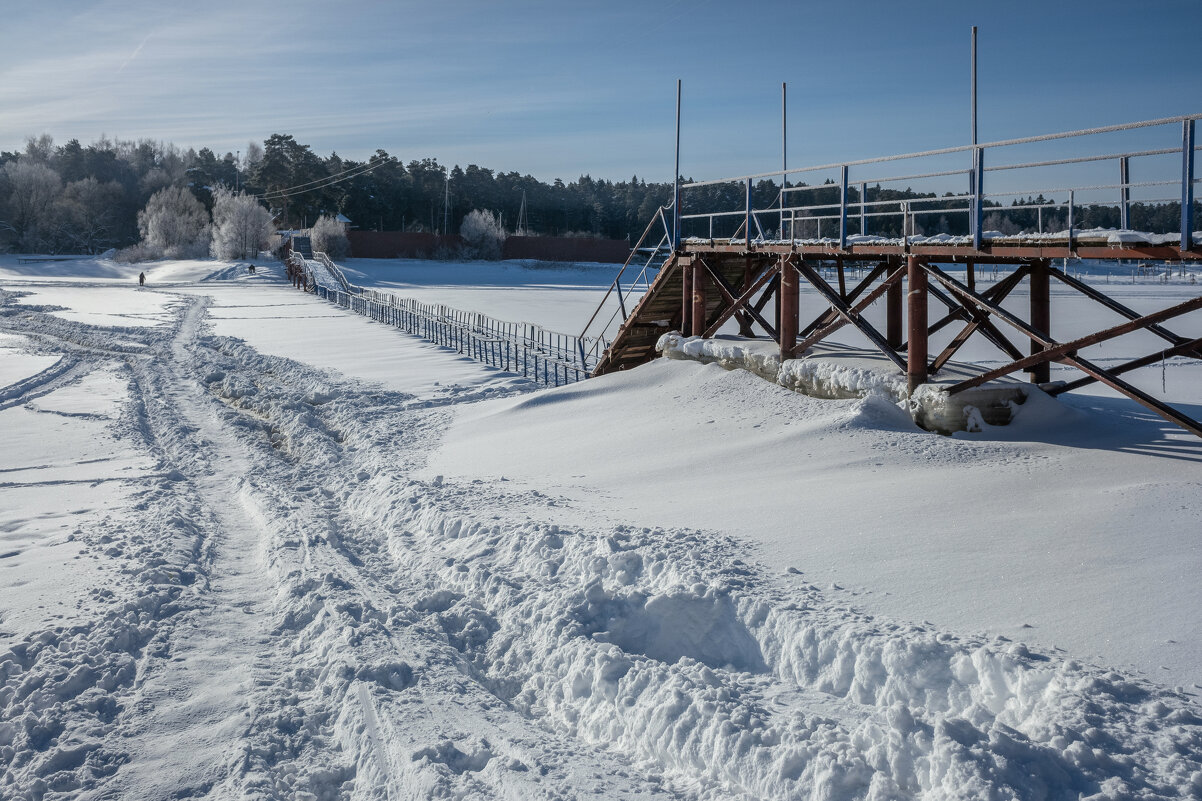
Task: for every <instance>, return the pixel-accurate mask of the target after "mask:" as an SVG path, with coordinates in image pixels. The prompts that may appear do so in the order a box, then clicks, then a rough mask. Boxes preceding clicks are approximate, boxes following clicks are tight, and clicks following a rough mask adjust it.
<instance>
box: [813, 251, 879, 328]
mask: <svg viewBox="0 0 1202 801" xmlns="http://www.w3.org/2000/svg"><path fill="white" fill-rule="evenodd" d="M888 267H889V265H888V264H885V263H882V264H878V265H877V266H876V267H874V268H873V269H872V272H870V273H869V274H868V277H867V278H865V279H864V280H863V281H861V282H860V283H858V284H856V288H855V289H853V290H852V291H851V292H849V293H848V295H847V302H848V303H851V302H852V301H853V300H855V299H856V298H858V297H859V296H860V295H861V294H862V293H863V292H864V290H866V289H867V288H868V287H870V286H872V284H873V282H875V281H876V279H877V278H879V277H880V276H881V275H883V274H885V272H886V271H887V270H888ZM838 317H839V313H838V312H837V311H835V310H834V309H827V310H826V311H824V312H823V313H822V314H820V315H818V316H817V317H816V318H814V320H812V321H811V322H810V324H809V325H807V326H806V327H805V328H803V329H801V333H800V334H799V336H801V337H808V336H809V335H810V334H812V333H814V332H815V331H817V330H818V329H819V328H822V327H824V326H828V325H830V324H831V323H833V322H834V321H835V320H836V319H838Z"/></svg>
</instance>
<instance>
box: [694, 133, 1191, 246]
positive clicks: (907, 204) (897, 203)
mask: <svg viewBox="0 0 1202 801" xmlns="http://www.w3.org/2000/svg"><path fill="white" fill-rule="evenodd" d="M1199 119H1202V114H1192V115H1186V116H1178V117H1165V118H1160V119H1155V120H1145V121H1142V122H1133V123H1127V124H1123V125H1109V126H1103V127H1098V128H1088V129H1082V130H1077V131H1066V132H1062V133H1054V134H1044V135H1040V136H1029V137H1022V138H1016V139H1005V140H1000V141H995V142H987V143H983V144H977V145H963V146H957V147H946V148H940V149H936V150H927V151H922V152H916V153H904V154H900V155H893V156H884V157H879V158H869V159H860V160H852V161H845V162H833V163H829V164H819V165H812V166H803V167H795V168H787V169H785V170H776V171H773V172H764V173H755V174H751V175H741V176H735V177H728V178H718V179H713V180H704V181H692V182H687V183H683V184H681V186H680V188H681V192H680V198H681V200H679V201H678V202H679V203H680V204H681V208H680V209H678V210H677V213H678V215H679V219H681V221H682V226H681V229H682V234H683V235H685V236H695V237H699V238H709V239H719V238H722V239H729V240H731V241H732V243H733V242H735V241H743V242H744V243H745V244H747V245H750V244H752V243H753V242H756V241H769V240H776V241H782V240H783V241H789V240H797V239H802V240H809V241H813V240H818V241H822V242H824V243H829V244H832V245H837V246H838V247H839V248H840V249H842V248H846V247H847V246H848V244H849V243H850V244H854V243H855V242H857V241H862V240H863V238H866V237H874V238H892V237H902V236H913V235H916V234H918V233H920V232H923V231H924V230H925V232H926V233H928V234H931V233H934V234H949V233H951V231H949V230H939V229H952V228H954V229H956V231H957V232H959V235H960V236H963V237H965V238H966V239H970V240H971V244H972V245H973V247H974V248H976V249H980V248H981V245H982V242H983V241H985V240H987V239H991V238H997V237H999V236H1005V235H1007V234H1010V235H1016V236H1017V235H1024V234H1026V235H1030V234H1036V235H1039V234H1063V235H1066V236H1067V237H1068V239H1069V242H1070V247H1071V243H1072V241H1073V239H1074V237H1075V236H1077V235H1078V234H1079V233H1080V228H1081V223H1082V213H1083V212H1085V211H1087V210H1089V211H1090V214H1091V215H1092V216H1093V217H1095V218H1096V217H1097V216H1098V214H1097V212H1096V210H1097V209H1104V208H1112V209H1116V210H1117V214H1115V213H1111V214H1110V215H1108V216H1109V217H1111V218H1113V223H1114V224H1112V225H1109V226H1107V227H1110V228H1118V229H1120V230H1131V229H1132V228H1133V227H1135V226H1134V225H1133V220H1132V211H1133V209H1138V208H1139V207H1140V206H1141V205H1142V206H1143V207H1145V208H1146V207H1157V206H1165V205H1167V204H1178V205H1179V206H1180V214H1179V218H1178V219H1174V220H1173V222H1172V225H1171V227H1170V226H1166V225H1164V224H1158V225H1156V226H1143V228H1144V229H1145V230H1146V229H1147V228H1149V227H1155V228H1159V229H1161V230H1157V231H1149V232H1150V233H1158V234H1173V233H1175V234H1177V235H1178V236H1180V237H1181V239H1180V240H1179V241H1180V244H1181V247H1182V249H1183V250H1184V249H1190V248H1191V247H1192V238H1191V237H1192V235H1193V232H1194V226H1195V222H1196V220H1195V215H1196V214H1197V209H1196V208H1195V202H1194V195H1195V192H1194V187H1195V184H1197V183H1198V181H1199V179H1198V178H1197V177H1195V165H1194V162H1195V154H1196V153H1197V151H1198V150H1202V147H1199V146H1197V145H1196V143H1195V125H1196V122H1197V120H1199ZM1065 140H1071V144H1072V150H1071V153H1070V154H1068V155H1064V154H1063V153H1062V148H1061V147H1060V143H1064V142H1065ZM1132 140H1138V141H1139V143H1140V145H1142V146H1141V147H1135V148H1132V147H1130V143H1131V141H1132ZM1116 142H1122V143H1126V144H1127V145H1128V147H1127V148H1126V149H1116V148H1115V145H1116ZM1032 150H1034V151H1035V153H1034V155H1036V156H1037V158H1031V159H1026V160H1023V159H1020V160H1013V159H1011V160H1009V161H1007V160H1006V159H1005V158H1004V156H1003V154H1004V153H1007V152H1009V153H1014V152H1023V153H1028V154H1029V153H1030V152H1031V151H1032ZM960 159H964V160H965V161H967V162H968V163H967V164H963V163H960V164H956V162H957V161H959V160H960ZM894 162H899V163H908V164H910V165H912V167H911V169H905V170H900V171H894V170H890V169H885V167H886V166H887V165H891V164H893V163H894ZM1133 168H1134V169H1133ZM1141 171H1142V172H1141ZM762 181H771V182H772V184H771V185H772V190H771V191H774V192H775V200H773V201H771V202H770V203H768V204H761V205H758V206H757V205H755V204H754V203H753V195H754V194H755V192H756V190H757V189H758V190H761V191H762V190H763V189H764V188H763V187H762V186H758V185H757V182H762ZM778 182H779V183H778ZM915 186H917V187H918V188H917V189H915V188H914V187H915ZM874 196H875V197H874ZM761 200H763V198H762V197H761ZM740 201H741V202H740ZM1006 201H1010V204H1009V205H1006ZM995 213H996V214H997V215H998V218H997V220H999V221H1002V222H1003V223H1005V224H1004V226H1003V227H1006V228H1013V229H1017V230H1012V231H1009V232H1007V231H1000V232H988V231H986V230H985V215H986V214H989V215H993V214H995ZM1160 216H1161V217H1162V219H1163V217H1164V215H1163V214H1161V215H1160ZM932 217H934V218H935V220H934V221H933V222H932V220H931V218H932ZM941 217H942V218H946V219H945V220H940V219H939V218H941ZM1032 217H1033V218H1034V219H1032ZM965 218H967V219H966V222H967V224H966V225H964V224H962V223H964V222H965ZM1016 219H1017V220H1019V222H1021V225H1020V224H1019V222H1015V220H1016ZM949 221H950V224H949ZM956 221H958V222H956ZM732 229H733V230H732Z"/></svg>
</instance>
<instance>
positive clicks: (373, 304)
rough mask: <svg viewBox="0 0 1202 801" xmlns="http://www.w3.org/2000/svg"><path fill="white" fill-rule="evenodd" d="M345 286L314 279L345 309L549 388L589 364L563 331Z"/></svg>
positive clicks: (582, 375) (584, 372)
mask: <svg viewBox="0 0 1202 801" xmlns="http://www.w3.org/2000/svg"><path fill="white" fill-rule="evenodd" d="M335 269H336V268H335ZM340 273H341V271H339V274H340ZM343 280H345V279H343ZM347 287H348V288H349V291H345V290H343V289H341V288H338V287H337V286H333V285H331V284H330V282H328V281H316V282H315V283H314V292H315V293H316V294H317V296H318V297H321V298H325V299H326V300H329V301H331V302H332V303H334V304H336V305H338V306H341V307H342V308H344V309H347V310H348V311H353V312H356V313H358V314H362V315H364V316H365V317H369V318H371V319H372V320H375V321H377V322H380V323H384V324H385V325H391V326H394V327H396V328H399V329H401V330H403V331H404V332H405V333H407V334H412V335H414V336H419V337H421V338H422V339H425V340H427V341H429V342H433V343H434V344H436V345H440V346H442V347H445V348H450V349H452V350H454V351H456V352H458V353H461V354H463V355H464V356H467V357H468V358H470V359H474V360H475V361H478V362H482V363H484V364H487V365H489V366H490V367H495V368H497V369H498V370H505V371H506V372H510V373H517V374H520V375H522V376H524V377H525V378H528V379H530V380H531V381H534V382H535V383H538V384H543V385H545V386H552V387H559V386H563V385H565V384H574V383H576V382H577V381H583V380H584V379H586V378H588V377H589V375H590V373H591V372H592V369H593V367H595V365H594V364H588V363H582V362H581V357H580V353H582V352H586V351H591V350H592V348H591V347H582V341H581V340H580V339H579V338H577V337H574V336H571V335H569V334H561V333H558V332H555V331H548V330H547V329H545V328H543V327H542V326H538V325H533V324H531V323H514V322H508V321H505V320H497V319H494V318H492V317H489V316H488V315H485V314H480V313H478V312H466V311H461V310H459V309H453V308H450V307H449V306H444V305H442V304H431V303H421V302H419V301H417V300H414V299H413V298H401V297H397V296H396V295H393V294H392V293H391V292H382V291H380V290H377V289H366V288H364V287H359V286H355V285H354V284H350V283H348V284H347Z"/></svg>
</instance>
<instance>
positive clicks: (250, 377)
mask: <svg viewBox="0 0 1202 801" xmlns="http://www.w3.org/2000/svg"><path fill="white" fill-rule="evenodd" d="M210 266H212V265H210ZM481 269H482V268H481ZM215 271H216V270H215V269H214V270H210V271H209V272H207V273H206V275H210V274H212V273H213V272H215ZM198 272H199V271H198ZM265 272H266V273H267V274H266V275H265V276H264V277H263V280H260V281H253V282H252V281H246V280H241V281H238V282H226V281H216V282H207V283H206V282H199V283H198V281H199V280H200V279H199V278H195V279H192V280H190V281H188V282H187V283H188V285H187V286H178V287H175V288H173V287H170V286H167V287H162V288H161V289H152V290H147V291H143V292H139V290H137V289H135V288H133V287H130V288H128V289H124V290H121V291H123V292H125V293H127V294H128V302H126V296H122V295H117V296H114V300H109V299H106V298H103V297H101V296H100V295H96V294H90V293H94V291H95V288H89V287H87V286H83V285H82V283H81V282H76V284H79V285H72V286H65V287H62V288H60V289H54V290H52V289H44V288H42V287H29V286H27V285H25V284H24V283H20V284H18V283H13V284H4V283H3V282H0V291H3V292H5V293H6V294H4V295H0V300H2V301H3V305H0V333H3V334H4V335H6V336H5V338H4V339H3V340H2V341H0V346H3V347H4V348H6V349H8V350H11V351H12V352H13V353H15V354H22V356H23V358H22V360H20V361H19V363H18V362H14V363H13V365H14V366H13V368H12V369H11V370H10V372H9V373H5V374H4V379H5V380H6V381H8V384H7V385H6V386H5V387H3V388H0V422H3V423H4V425H5V429H4V430H5V431H8V432H12V431H13V430H14V429H13V428H12V426H14V425H24V426H27V427H29V431H30V433H29V435H28V436H23V437H16V436H14V435H13V434H11V433H9V434H6V435H5V443H6V445H7V446H8V447H7V448H6V449H4V452H5V453H6V455H5V456H3V457H0V462H2V463H0V470H3V471H4V472H3V473H0V476H5V478H4V481H3V482H0V501H4V504H0V508H4V507H5V506H7V508H8V509H9V510H11V511H9V512H7V513H4V512H0V530H2V531H4V532H6V536H7V537H8V541H9V542H12V543H14V545H13V546H11V547H12V548H13V549H15V550H16V551H17V553H15V554H14V555H11V556H8V555H6V557H7V558H6V561H8V562H9V564H10V565H15V566H19V569H20V570H22V571H25V572H26V573H27V575H28V576H36V575H41V576H43V577H45V581H44V582H43V584H42V585H36V582H35V585H23V584H21V582H20V580H18V579H15V578H14V577H15V576H16V573H15V572H13V571H12V569H10V570H9V572H8V573H3V574H0V598H2V599H3V609H2V610H0V614H2V615H3V617H2V618H0V637H2V639H0V678H2V681H0V710H2V712H0V756H2V757H3V761H4V767H3V771H2V772H0V795H4V796H8V797H15V798H22V797H30V798H34V797H44V798H59V797H62V798H65V797H84V798H100V797H129V798H134V797H137V798H153V797H168V796H170V795H172V794H175V795H177V796H178V795H180V794H181V793H182V795H184V796H187V797H206V796H207V797H263V798H268V797H317V798H337V797H353V798H375V797H392V798H431V797H448V798H450V797H471V798H497V797H507V798H531V797H547V798H553V797H579V796H583V795H589V794H597V795H601V796H604V797H610V798H648V799H650V798H669V797H673V798H680V797H684V798H698V799H715V800H716V799H725V798H749V799H750V798H774V799H776V798H812V797H825V798H831V799H851V798H874V799H876V798H880V799H883V798H947V797H955V798H969V797H980V798H990V797H1001V798H1006V797H1014V798H1029V797H1041V796H1042V797H1073V798H1076V797H1078V796H1079V795H1080V796H1086V797H1094V796H1096V797H1101V798H1126V797H1159V798H1190V797H1197V796H1198V795H1199V794H1200V793H1202V707H1200V705H1199V702H1198V697H1197V692H1198V690H1199V689H1200V688H1199V687H1198V686H1197V685H1198V684H1202V676H1194V674H1192V673H1191V672H1190V671H1191V667H1190V666H1191V665H1193V666H1196V664H1197V660H1195V659H1194V658H1193V657H1192V656H1191V655H1192V654H1197V653H1198V652H1199V649H1200V648H1202V636H1200V635H1199V632H1198V631H1197V627H1196V620H1194V619H1193V618H1191V616H1190V610H1191V609H1192V610H1195V611H1196V609H1197V608H1198V606H1197V590H1196V588H1195V587H1194V586H1193V583H1192V582H1191V580H1190V578H1189V576H1190V575H1193V574H1194V567H1193V566H1194V565H1196V562H1197V560H1198V558H1199V556H1198V552H1197V545H1196V543H1193V542H1192V540H1191V539H1190V536H1189V535H1191V532H1193V531H1196V528H1194V527H1190V528H1188V529H1187V530H1183V528H1182V527H1183V526H1186V527H1188V526H1190V524H1191V522H1193V521H1196V520H1197V513H1198V509H1197V507H1196V506H1195V505H1194V503H1193V501H1192V500H1191V499H1192V498H1193V497H1196V493H1195V494H1191V493H1192V490H1191V488H1193V489H1194V490H1196V488H1197V486H1199V485H1202V470H1200V468H1199V461H1200V460H1202V453H1200V452H1199V451H1200V450H1202V449H1200V448H1199V447H1198V446H1197V445H1194V444H1193V443H1192V442H1191V441H1189V440H1188V439H1186V438H1185V437H1184V436H1176V435H1174V434H1172V433H1171V432H1165V431H1164V430H1163V429H1162V428H1161V427H1160V426H1158V425H1157V424H1156V423H1154V422H1151V421H1149V420H1148V419H1147V418H1145V417H1142V416H1140V415H1137V414H1132V413H1131V412H1130V411H1129V410H1127V409H1126V407H1125V406H1123V405H1122V404H1121V403H1120V402H1117V401H1115V402H1113V403H1112V402H1110V401H1109V400H1108V399H1107V398H1105V397H1102V396H1097V397H1095V398H1093V399H1090V398H1089V397H1088V396H1086V397H1085V398H1084V399H1081V400H1078V401H1076V402H1075V405H1073V406H1064V407H1061V406H1060V405H1059V404H1057V405H1056V409H1040V410H1037V413H1032V414H1031V415H1028V417H1027V418H1026V419H1025V420H1024V419H1023V418H1022V417H1021V416H1020V418H1019V420H1018V421H1017V422H1016V425H1015V426H1013V427H1011V428H1009V429H995V430H991V431H987V432H984V433H983V434H980V435H965V436H961V437H956V438H946V437H936V436H934V435H931V434H928V433H926V432H922V431H920V430H918V429H916V428H915V427H914V426H913V425H912V423H910V421H909V420H908V418H907V417H906V416H905V414H904V413H903V412H901V410H899V409H897V408H896V406H895V405H893V404H892V403H891V402H889V401H886V400H885V399H884V398H882V397H876V396H873V395H870V396H869V397H866V398H852V399H844V400H818V399H813V398H805V397H802V396H798V395H795V394H794V393H791V392H788V391H786V390H785V389H783V388H779V387H773V386H771V385H769V384H767V383H765V382H763V381H761V380H760V379H758V378H754V377H751V376H748V375H744V374H740V373H739V372H738V371H736V372H727V371H725V370H722V369H721V368H719V367H718V366H706V365H699V364H694V363H688V362H679V361H669V360H660V361H658V362H656V363H653V364H651V365H647V366H646V367H645V368H640V369H639V370H635V371H632V372H631V373H630V374H627V375H617V376H610V377H607V378H604V379H598V380H595V381H590V382H586V383H584V384H581V385H576V386H572V387H564V388H560V389H557V390H550V391H542V392H531V391H530V388H529V387H528V386H525V385H523V384H521V382H515V381H514V380H513V377H512V376H507V375H505V374H502V373H498V372H497V371H493V370H490V369H488V368H485V367H482V366H480V365H478V364H475V363H472V362H469V361H466V360H463V359H461V358H460V357H458V356H456V355H455V354H453V353H450V352H447V351H440V350H439V349H437V348H433V347H432V346H429V345H427V344H425V343H421V342H419V341H417V340H414V339H413V338H411V337H406V336H405V335H403V334H401V333H399V332H397V331H395V329H389V328H386V327H383V326H377V325H373V324H372V323H371V322H370V321H367V320H364V319H363V318H361V317H358V316H357V315H351V314H346V313H342V312H339V311H338V310H336V309H331V308H330V307H329V306H328V305H327V304H323V303H321V302H320V301H317V300H315V299H313V298H311V297H308V296H305V295H302V294H301V293H297V292H294V291H292V290H291V289H288V288H286V287H285V286H284V285H282V284H280V283H278V282H273V279H272V278H271V273H270V270H268V271H265ZM203 277H204V276H200V278H203ZM67 283H71V282H69V281H68V282H67ZM30 290H33V291H34V292H35V293H43V294H41V295H38V294H27V295H25V296H24V297H16V296H15V295H14V293H20V292H30ZM151 293H153V297H141V298H140V299H137V300H135V298H139V296H141V295H146V294H151ZM97 304H98V305H97ZM146 304H150V305H146ZM65 305H69V306H70V308H69V309H65V310H64V309H57V310H56V309H55V308H53V307H54V306H65ZM122 317H125V318H127V319H125V320H122V319H121V318H122ZM114 323H116V324H114ZM24 357H28V358H24ZM75 431H81V432H82V431H86V432H89V433H88V434H87V436H92V437H97V436H104V437H107V438H109V439H106V440H104V443H106V444H103V445H102V446H101V447H102V448H103V449H104V450H105V451H107V453H104V452H101V453H99V454H93V453H91V452H88V451H85V450H81V446H80V445H79V444H78V443H77V442H76V441H75V440H73V439H72V438H71V432H75ZM93 432H94V433H93ZM1165 454H1171V456H1168V455H1165ZM782 456H784V457H786V458H783V459H782ZM97 459H99V461H97ZM986 476H988V477H989V480H990V481H991V482H992V484H984V483H982V481H983V480H984V478H985V477H986ZM42 486H45V487H47V488H48V489H49V491H51V492H58V493H61V496H60V497H63V498H70V497H72V493H73V492H74V490H73V489H72V488H73V487H75V486H79V487H81V490H80V493H81V494H80V495H79V496H78V497H80V498H81V499H84V498H85V495H84V494H82V488H84V487H88V488H89V490H88V491H89V492H91V493H92V496H93V497H94V498H95V501H93V502H90V503H80V504H78V505H69V509H66V510H60V511H59V512H58V513H57V514H56V515H53V516H46V515H47V512H49V511H52V510H53V508H54V506H55V505H56V499H55V497H54V496H53V495H46V494H44V493H43V494H39V492H40V491H38V490H37V488H38V487H42ZM1070 491H1071V492H1075V493H1077V499H1076V500H1075V501H1073V502H1070V501H1069V499H1068V498H1067V497H1066V495H1065V494H1066V493H1068V492H1070ZM1081 493H1085V495H1084V498H1082V497H1081ZM909 496H914V497H915V498H916V502H917V503H920V504H922V505H923V506H930V505H932V504H935V505H937V504H939V503H942V504H943V508H942V509H941V510H940V511H939V512H938V513H935V514H931V515H930V516H928V517H925V518H922V517H917V516H916V514H917V513H916V510H917V508H918V507H917V506H915V505H914V503H911V502H907V501H906V500H905V499H906V498H907V497H909ZM940 498H941V500H940ZM1007 498H1010V499H1014V498H1021V499H1022V501H1023V504H1024V505H1025V506H1024V507H1023V508H1015V507H1014V505H1013V501H1008V500H1007ZM1174 499H1175V502H1174ZM1121 514H1128V515H1129V516H1130V519H1121V518H1118V517H1116V515H1121ZM63 515H68V516H67V517H63ZM43 516H44V517H43ZM1141 516H1143V518H1144V519H1148V516H1151V519H1153V520H1155V521H1156V522H1157V523H1158V525H1159V528H1158V529H1157V530H1152V529H1151V528H1146V529H1138V528H1135V526H1136V523H1135V521H1136V520H1139V519H1140V517H1141ZM840 518H841V519H842V520H843V524H844V527H843V529H842V530H840V528H838V527H837V526H836V521H837V520H839V519H840ZM60 523H61V526H60ZM1133 531H1139V538H1138V539H1139V541H1136V538H1133V537H1131V536H1130V532H1133ZM68 534H69V535H70V536H68ZM986 560H988V561H986ZM974 565H975V567H973V566H974ZM69 566H74V567H71V569H72V570H73V571H74V572H73V573H70V574H69V573H67V572H65V571H66V570H67V568H68V567H69ZM1011 571H1017V572H1011ZM1174 571H1180V573H1177V572H1174ZM66 575H75V576H78V581H80V582H82V584H81V586H82V587H84V588H86V589H84V590H83V591H82V592H81V594H80V597H79V598H78V600H77V601H76V602H74V603H75V605H74V606H73V607H71V608H58V609H55V608H51V609H40V608H39V603H42V604H43V606H44V603H43V597H42V596H37V595H34V594H33V593H32V592H30V591H29V590H27V589H25V587H26V586H44V587H47V588H49V587H52V584H51V583H50V582H53V580H54V578H55V576H66ZM1100 582H1101V583H1100ZM1157 582H1159V583H1157ZM1141 588H1142V597H1141ZM48 591H49V590H48ZM1025 594H1029V596H1030V597H1027V598H1023V597H1021V596H1023V595H1025ZM1041 594H1042V595H1041ZM1014 596H1018V597H1014ZM971 599H976V600H975V606H974V604H973V603H972V602H968V603H966V600H968V601H971ZM957 606H959V607H963V608H960V609H958V610H957V609H955V607H957ZM924 610H925V611H924ZM928 613H929V614H930V615H931V617H932V618H934V619H935V621H936V622H919V621H923V620H924V619H925V615H926V614H928ZM1010 615H1021V616H1022V617H1018V618H1016V619H1014V620H1013V621H1012V624H1011V625H1010V626H1006V625H1003V624H1001V623H1000V622H999V621H1000V620H1001V619H1004V618H1006V617H1007V616H1010ZM1153 615H1159V617H1157V618H1155V619H1154V618H1153V617H1152V616H1153ZM1091 616H1092V617H1095V618H1096V617H1099V616H1102V617H1106V616H1108V619H1105V620H1102V621H1100V622H1099V625H1097V626H1094V627H1092V628H1091V625H1090V623H1089V618H1090V617H1091ZM1195 617H1196V616H1195ZM1128 618H1129V619H1128ZM1031 622H1033V623H1034V625H1035V628H1024V626H1026V625H1028V624H1029V623H1031ZM1073 627H1076V628H1078V629H1080V631H1079V632H1078V633H1077V634H1076V635H1075V637H1074V636H1071V635H1070V630H1071V629H1072V628H1073ZM1191 627H1192V628H1191ZM1107 631H1109V632H1111V633H1113V635H1114V636H1115V637H1120V638H1123V642H1115V643H1113V644H1109V643H1107V642H1103V639H1102V636H1103V634H1104V633H1105V632H1107ZM1141 631H1142V633H1141ZM1141 638H1142V639H1141ZM1157 638H1159V641H1156V640H1157ZM1166 639H1169V640H1176V642H1173V643H1165V642H1164V640H1166ZM1051 643H1055V645H1068V646H1069V648H1068V649H1067V650H1064V649H1062V648H1057V647H1054V646H1053V645H1052V644H1051ZM1141 650H1142V651H1144V652H1145V653H1144V655H1143V656H1142V657H1139V658H1140V659H1143V660H1144V661H1143V662H1142V664H1140V665H1139V666H1138V667H1137V666H1135V665H1134V664H1123V665H1121V666H1119V667H1118V669H1115V667H1116V663H1132V662H1133V661H1134V660H1135V658H1136V652H1138V651H1141ZM4 654H7V655H4ZM1173 654H1180V655H1182V656H1181V659H1179V660H1178V661H1173ZM1158 661H1163V662H1164V663H1165V664H1166V665H1171V666H1172V667H1171V669H1166V670H1163V671H1162V670H1160V669H1159V666H1158V665H1157V664H1155V662H1158ZM1140 669H1142V670H1143V675H1141V674H1140ZM1169 675H1171V676H1172V677H1173V678H1172V679H1168V678H1167V676H1169ZM305 794H311V796H306V795H305Z"/></svg>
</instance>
